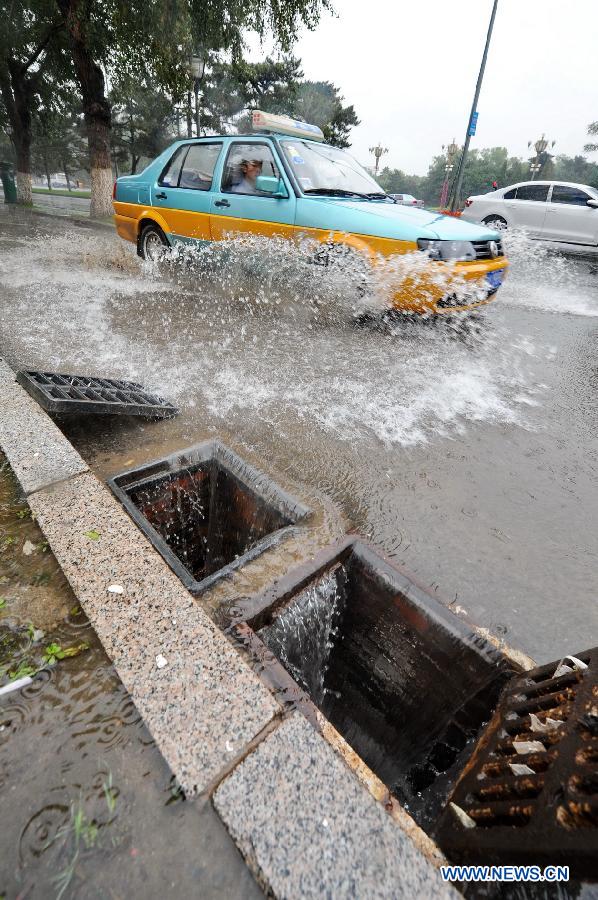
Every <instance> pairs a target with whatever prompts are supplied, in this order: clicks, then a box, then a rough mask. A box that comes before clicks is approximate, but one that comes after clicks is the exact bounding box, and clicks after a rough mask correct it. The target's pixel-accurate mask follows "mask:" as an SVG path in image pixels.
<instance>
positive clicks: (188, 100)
mask: <svg viewBox="0 0 598 900" xmlns="http://www.w3.org/2000/svg"><path fill="white" fill-rule="evenodd" d="M187 137H188V138H190V137H193V131H192V129H191V91H187Z"/></svg>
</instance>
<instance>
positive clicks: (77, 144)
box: [32, 103, 87, 191]
mask: <svg viewBox="0 0 598 900" xmlns="http://www.w3.org/2000/svg"><path fill="white" fill-rule="evenodd" d="M86 163H87V147H86V144H85V138H84V134H83V132H82V128H81V121H80V117H79V111H78V109H77V108H76V106H75V105H72V104H67V103H65V104H64V105H63V106H62V108H61V109H59V110H57V109H47V108H45V109H44V108H42V109H41V110H39V111H38V113H37V114H36V116H35V119H34V126H33V145H32V170H33V171H34V172H41V173H42V174H43V175H44V176H45V178H46V182H47V185H48V190H51V178H50V176H51V174H52V173H53V172H63V173H64V177H65V179H66V183H67V187H68V189H69V191H70V190H72V186H71V184H72V176H73V175H74V173H75V172H77V171H79V170H80V169H82V168H84V167H85V165H86Z"/></svg>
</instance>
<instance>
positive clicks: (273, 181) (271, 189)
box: [255, 175, 289, 197]
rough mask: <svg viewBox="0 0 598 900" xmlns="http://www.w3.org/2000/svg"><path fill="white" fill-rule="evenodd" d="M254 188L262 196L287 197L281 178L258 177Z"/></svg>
mask: <svg viewBox="0 0 598 900" xmlns="http://www.w3.org/2000/svg"><path fill="white" fill-rule="evenodd" d="M255 186H256V189H257V190H258V191H260V193H262V194H272V196H273V197H288V196H289V195H288V194H287V189H286V187H285V186H284V181H283V180H282V178H272V177H271V176H270V175H258V176H257V178H256V179H255Z"/></svg>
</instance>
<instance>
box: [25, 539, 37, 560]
mask: <svg viewBox="0 0 598 900" xmlns="http://www.w3.org/2000/svg"><path fill="white" fill-rule="evenodd" d="M34 550H37V547H36V546H35V544H32V543H31V541H25V543H24V544H23V553H24V554H25V556H31V554H32V553H33V551H34Z"/></svg>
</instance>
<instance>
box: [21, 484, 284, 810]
mask: <svg viewBox="0 0 598 900" xmlns="http://www.w3.org/2000/svg"><path fill="white" fill-rule="evenodd" d="M29 503H30V506H31V508H32V510H33V512H34V513H35V515H36V517H37V519H38V521H39V523H40V525H41V527H42V529H43V531H44V532H45V534H46V536H47V538H48V539H49V541H50V543H51V545H52V550H53V552H54V554H55V556H56V558H57V559H58V562H59V563H60V565H61V566H62V568H63V570H64V572H65V574H66V576H67V578H68V579H69V581H70V583H71V585H72V587H73V589H74V591H75V594H76V595H77V597H78V598H79V600H80V602H81V604H82V605H83V608H84V610H85V612H86V613H87V615H88V616H89V618H90V620H91V622H92V624H93V626H94V628H95V630H96V631H97V633H98V635H99V637H100V640H101V641H102V643H103V645H104V647H105V649H106V651H107V653H108V655H109V656H110V657H111V659H112V660H113V662H114V664H115V666H116V669H117V671H118V674H119V676H120V678H121V680H122V681H123V683H124V685H125V687H126V688H127V690H128V691H129V693H130V695H131V697H132V699H133V701H134V702H135V704H136V706H137V708H138V710H139V712H140V713H141V715H142V716H143V718H144V720H145V723H146V725H147V726H148V728H149V730H150V731H151V733H152V736H153V737H154V738H155V740H156V742H157V744H158V746H159V747H160V750H161V752H162V754H163V756H164V758H165V759H166V761H167V762H168V764H169V766H170V768H171V769H172V771H173V772H174V774H175V775H176V777H177V779H178V781H179V783H180V784H181V785H182V787H183V788H184V790H185V791H186V792H188V793H199V792H201V791H203V790H205V789H206V788H207V787H209V786H210V784H211V783H212V782H213V781H214V779H217V778H218V777H219V776H220V775H221V774H222V773H223V772H224V771H226V770H227V769H228V768H229V767H230V765H231V764H232V763H233V762H234V760H235V759H236V758H238V757H239V756H240V755H242V754H243V753H244V752H245V749H246V746H247V744H248V743H249V742H250V741H251V740H252V739H253V738H255V737H256V735H257V734H258V733H259V732H260V731H261V730H262V729H263V728H264V727H265V726H266V725H267V724H268V723H269V722H270V721H271V720H272V718H273V716H275V715H276V714H277V713H278V712H279V707H278V704H277V703H276V701H275V700H274V699H273V697H272V696H271V694H270V693H269V692H268V690H267V689H266V688H265V687H264V686H263V685H262V683H261V682H260V681H259V679H258V678H257V676H256V675H255V674H254V673H253V672H252V670H251V669H250V668H249V666H248V665H247V664H246V663H245V661H244V660H243V659H242V658H241V657H240V655H239V654H238V653H237V651H236V650H235V648H234V647H233V646H232V645H231V644H230V643H229V642H228V641H227V639H226V638H225V637H224V635H223V634H222V633H221V632H220V631H219V630H218V629H217V628H216V627H215V625H214V624H213V623H212V621H211V620H210V619H209V618H208V617H207V615H206V614H205V613H204V612H203V611H202V610H201V608H200V607H199V606H198V604H197V603H196V602H195V601H194V600H193V598H192V597H191V596H190V594H188V593H187V591H186V590H185V589H184V588H183V587H182V585H181V584H180V582H179V581H178V579H177V578H176V576H175V575H174V574H173V573H172V572H171V571H170V569H169V568H168V567H167V566H166V564H165V563H164V562H163V561H162V559H161V558H160V557H159V556H158V554H157V553H156V552H155V550H154V549H153V548H152V547H151V545H150V544H149V542H148V541H147V540H146V538H145V537H144V536H143V535H142V534H141V532H140V531H139V530H138V529H137V527H136V526H135V525H134V524H133V522H132V521H131V520H130V519H129V517H128V515H127V514H126V513H125V512H124V510H123V509H122V508H121V507H120V506H119V504H118V503H117V501H116V500H115V499H114V498H113V497H112V496H111V495H110V494H109V492H108V490H107V488H105V487H104V486H103V485H101V484H100V482H99V481H98V480H97V479H96V478H95V476H94V475H91V474H89V473H87V474H83V475H78V476H76V477H74V478H71V479H69V480H68V481H64V482H61V483H59V484H55V485H53V486H51V487H49V488H47V489H45V490H43V491H39V492H37V493H35V494H32V495H31V496H30V497H29Z"/></svg>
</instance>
